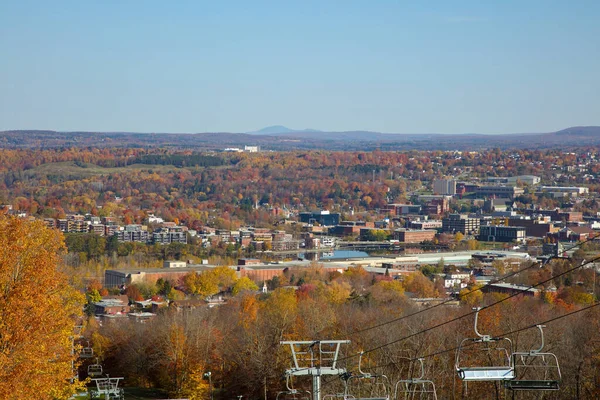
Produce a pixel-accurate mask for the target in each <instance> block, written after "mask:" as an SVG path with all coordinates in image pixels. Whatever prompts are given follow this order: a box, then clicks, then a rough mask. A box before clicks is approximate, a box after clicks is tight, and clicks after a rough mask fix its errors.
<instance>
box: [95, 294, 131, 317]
mask: <svg viewBox="0 0 600 400" xmlns="http://www.w3.org/2000/svg"><path fill="white" fill-rule="evenodd" d="M129 311H131V307H130V306H129V299H128V298H127V296H126V295H121V296H104V297H102V300H100V301H98V302H95V303H94V314H96V315H125V314H128V313H129Z"/></svg>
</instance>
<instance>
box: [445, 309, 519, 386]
mask: <svg viewBox="0 0 600 400" xmlns="http://www.w3.org/2000/svg"><path fill="white" fill-rule="evenodd" d="M475 310H476V312H475V334H476V335H477V336H478V337H477V338H467V339H463V340H462V341H461V342H460V346H459V347H458V351H457V352H456V362H455V369H456V372H457V374H458V377H459V378H460V379H461V380H462V381H464V382H468V381H508V380H511V379H514V377H515V368H514V364H513V360H512V357H511V356H512V353H513V351H512V347H513V346H512V341H511V340H510V339H508V338H494V337H491V336H490V335H482V334H480V333H479V331H478V330H477V316H478V315H479V310H480V308H476V309H475ZM469 342H471V343H473V344H479V343H481V344H483V345H485V347H484V348H483V349H482V350H483V351H486V352H487V353H488V355H491V354H492V352H496V353H497V354H498V355H496V356H495V360H493V361H494V362H493V364H495V365H487V366H473V365H469V366H465V365H464V362H463V363H462V364H461V355H462V354H463V353H464V352H465V347H467V346H466V344H467V343H469ZM491 343H506V347H502V346H495V347H490V344H491Z"/></svg>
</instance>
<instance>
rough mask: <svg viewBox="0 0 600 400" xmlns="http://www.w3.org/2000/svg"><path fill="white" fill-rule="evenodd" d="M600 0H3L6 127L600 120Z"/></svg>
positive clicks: (472, 127) (525, 124) (386, 127)
mask: <svg viewBox="0 0 600 400" xmlns="http://www.w3.org/2000/svg"><path fill="white" fill-rule="evenodd" d="M599 21H600V1H599V0H589V1H587V0H575V1H564V0H560V1H553V0H539V1H533V0H532V1H529V0H502V1H498V0H494V1H492V0H487V1H486V0H474V1H454V0H452V1H448V0H443V1H383V0H382V1H376V0H372V1H367V0H361V1H352V0H340V1H328V0H316V1H312V0H301V1H300V0H299V1H291V0H290V1H287V0H276V1H270V2H267V1H260V0H243V1H227V0H223V1H201V0H190V1H184V0H173V1H166V0H159V1H152V0H137V1H135V0H74V1H61V0H52V1H49V0H42V1H28V0H1V1H0V130H2V129H55V130H70V131H72V130H90V131H137V132H207V131H227V132H245V131H251V130H256V129H260V128H262V127H265V126H268V125H275V124H282V125H286V126H288V127H292V128H296V129H302V128H315V129H322V130H331V131H341V130H373V131H381V132H394V133H431V132H436V133H465V132H478V133H510V132H547V131H555V130H558V129H562V128H566V127H568V126H573V125H600V23H599Z"/></svg>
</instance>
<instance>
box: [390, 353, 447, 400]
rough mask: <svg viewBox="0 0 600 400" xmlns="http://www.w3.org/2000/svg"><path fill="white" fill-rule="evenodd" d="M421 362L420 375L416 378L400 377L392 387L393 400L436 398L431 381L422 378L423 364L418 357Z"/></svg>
mask: <svg viewBox="0 0 600 400" xmlns="http://www.w3.org/2000/svg"><path fill="white" fill-rule="evenodd" d="M418 361H419V363H420V364H421V375H420V376H419V377H418V378H411V379H401V380H399V381H398V382H396V386H395V388H394V399H395V400H409V399H410V400H437V392H436V389H435V384H434V383H433V381H430V380H428V379H424V376H425V366H424V364H423V359H422V358H419V359H418Z"/></svg>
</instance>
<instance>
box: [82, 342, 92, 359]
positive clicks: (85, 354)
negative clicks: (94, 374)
mask: <svg viewBox="0 0 600 400" xmlns="http://www.w3.org/2000/svg"><path fill="white" fill-rule="evenodd" d="M93 356H94V349H93V348H92V346H90V342H89V341H88V342H87V346H85V347H82V348H81V352H80V353H79V357H80V358H92V357H93Z"/></svg>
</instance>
